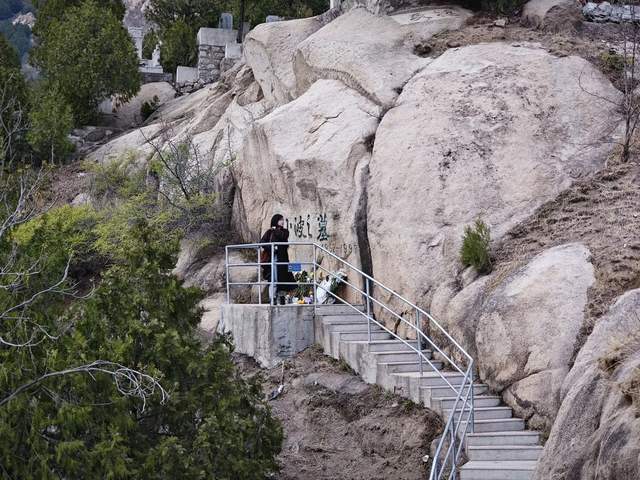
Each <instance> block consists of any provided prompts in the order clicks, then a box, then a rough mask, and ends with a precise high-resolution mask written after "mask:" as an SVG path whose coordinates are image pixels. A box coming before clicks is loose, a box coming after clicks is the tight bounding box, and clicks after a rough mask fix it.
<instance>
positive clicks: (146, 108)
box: [140, 95, 160, 122]
mask: <svg viewBox="0 0 640 480" xmlns="http://www.w3.org/2000/svg"><path fill="white" fill-rule="evenodd" d="M159 105H160V99H159V98H158V96H157V95H154V96H153V99H152V100H151V101H150V102H143V103H142V106H141V107H140V117H142V121H143V122H144V121H145V120H147V118H149V117H150V116H151V115H153V112H155V111H156V110H157V109H158V106H159Z"/></svg>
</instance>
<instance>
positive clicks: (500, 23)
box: [493, 18, 507, 28]
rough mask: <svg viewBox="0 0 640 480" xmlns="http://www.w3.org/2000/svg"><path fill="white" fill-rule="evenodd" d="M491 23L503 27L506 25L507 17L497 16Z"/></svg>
mask: <svg viewBox="0 0 640 480" xmlns="http://www.w3.org/2000/svg"><path fill="white" fill-rule="evenodd" d="M493 25H494V26H496V27H500V28H504V27H506V26H507V19H506V18H499V19H498V20H496V21H495V22H493Z"/></svg>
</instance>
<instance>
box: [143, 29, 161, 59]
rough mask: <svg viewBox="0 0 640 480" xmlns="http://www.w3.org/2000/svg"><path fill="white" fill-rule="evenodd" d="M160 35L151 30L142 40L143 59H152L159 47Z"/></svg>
mask: <svg viewBox="0 0 640 480" xmlns="http://www.w3.org/2000/svg"><path fill="white" fill-rule="evenodd" d="M158 41H159V40H158V34H157V33H156V31H155V30H149V31H148V32H147V33H145V35H144V38H143V39H142V57H143V58H152V57H153V51H154V50H155V49H156V47H157V46H158Z"/></svg>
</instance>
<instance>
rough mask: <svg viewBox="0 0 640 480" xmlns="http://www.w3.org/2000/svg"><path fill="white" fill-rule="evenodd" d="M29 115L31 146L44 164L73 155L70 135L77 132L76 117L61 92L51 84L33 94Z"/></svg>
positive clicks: (35, 90)
mask: <svg viewBox="0 0 640 480" xmlns="http://www.w3.org/2000/svg"><path fill="white" fill-rule="evenodd" d="M31 104H32V109H31V112H30V114H29V120H30V124H31V125H30V129H29V132H28V133H27V140H28V141H29V145H31V148H32V149H33V151H34V152H35V153H36V155H37V157H38V158H39V159H40V160H41V161H50V162H52V163H56V162H57V161H60V163H61V162H64V160H65V159H66V158H67V157H68V156H69V154H70V153H71V152H73V145H72V143H71V142H70V141H69V138H68V135H69V133H70V132H71V130H72V129H73V113H72V110H71V106H70V105H69V104H68V103H67V102H66V100H65V97H64V95H62V93H61V91H60V89H59V88H58V87H57V86H55V85H51V84H49V83H47V82H45V83H44V84H41V85H40V86H38V87H37V88H36V89H34V91H33V100H32V102H31Z"/></svg>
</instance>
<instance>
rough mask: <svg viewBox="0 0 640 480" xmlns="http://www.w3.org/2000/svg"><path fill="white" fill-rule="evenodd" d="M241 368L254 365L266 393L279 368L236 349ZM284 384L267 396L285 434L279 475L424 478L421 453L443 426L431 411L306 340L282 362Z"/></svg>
mask: <svg viewBox="0 0 640 480" xmlns="http://www.w3.org/2000/svg"><path fill="white" fill-rule="evenodd" d="M236 361H237V364H238V365H239V367H240V369H241V370H242V372H243V373H244V374H245V375H255V374H258V373H261V374H262V375H263V376H264V377H265V379H266V381H265V394H266V395H269V393H270V392H273V391H274V390H275V389H277V387H278V385H279V384H280V382H281V379H282V378H283V377H282V375H283V370H282V368H281V367H276V368H274V369H271V370H263V369H261V368H260V367H259V366H258V365H257V364H256V363H255V362H254V361H253V360H252V359H250V358H248V357H245V356H241V355H237V356H236ZM284 385H285V388H284V391H283V392H282V394H280V395H279V396H278V397H277V398H275V399H274V400H272V401H270V402H269V403H270V405H271V407H272V408H273V411H274V413H275V415H276V416H277V417H278V418H279V419H280V420H281V421H282V423H283V427H284V431H285V440H284V444H283V449H282V453H281V454H280V456H279V461H280V464H281V466H282V470H281V471H280V472H279V473H278V474H277V475H276V476H275V477H274V478H277V479H279V480H294V479H296V480H305V479H310V480H311V479H314V480H316V479H326V480H329V479H332V480H356V479H357V480H376V479H377V480H383V479H384V480H387V479H394V480H412V479H416V480H417V479H423V478H425V476H426V474H427V472H426V464H425V463H424V462H423V457H424V456H425V455H428V454H429V448H430V445H431V442H432V441H433V439H434V438H435V437H436V436H437V434H438V433H439V431H440V430H441V428H442V423H441V420H440V417H439V416H438V415H437V414H435V413H434V412H432V411H430V410H428V409H425V408H422V407H419V406H417V405H416V404H414V403H412V402H410V401H408V400H406V399H404V398H402V397H398V396H396V395H393V394H390V393H387V392H384V391H383V390H381V389H380V388H379V387H377V386H374V385H368V384H365V383H364V382H362V380H360V378H359V377H357V376H355V375H354V374H353V373H351V372H349V369H348V367H347V366H346V365H344V364H342V363H339V362H337V361H335V360H333V359H331V358H329V357H326V356H325V355H323V353H322V352H321V350H320V349H319V348H317V347H312V348H310V349H308V350H306V351H305V352H303V353H301V354H299V355H298V356H296V357H295V358H294V359H292V360H290V361H288V362H286V364H285V368H284Z"/></svg>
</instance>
